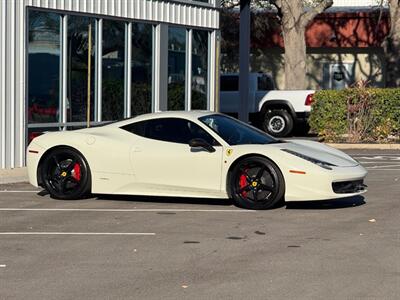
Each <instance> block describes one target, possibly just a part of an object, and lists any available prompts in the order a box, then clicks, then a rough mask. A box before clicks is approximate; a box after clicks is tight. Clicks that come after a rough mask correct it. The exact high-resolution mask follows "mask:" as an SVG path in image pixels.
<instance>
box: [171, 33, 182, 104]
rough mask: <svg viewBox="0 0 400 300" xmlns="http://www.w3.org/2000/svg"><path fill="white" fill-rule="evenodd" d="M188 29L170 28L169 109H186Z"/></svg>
mask: <svg viewBox="0 0 400 300" xmlns="http://www.w3.org/2000/svg"><path fill="white" fill-rule="evenodd" d="M185 61H186V29H184V28H178V27H171V26H170V27H169V28H168V110H184V109H185V79H186V78H185V77H186V76H185V65H186V63H185Z"/></svg>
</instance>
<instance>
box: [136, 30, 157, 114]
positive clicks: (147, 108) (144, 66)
mask: <svg viewBox="0 0 400 300" xmlns="http://www.w3.org/2000/svg"><path fill="white" fill-rule="evenodd" d="M152 32H153V26H152V25H150V24H142V23H132V61H131V68H132V74H131V76H132V79H131V93H132V95H131V115H132V116H136V115H140V114H144V113H149V112H151V86H152V85H151V84H152V56H153V52H152V51H153V46H152V44H153V36H152Z"/></svg>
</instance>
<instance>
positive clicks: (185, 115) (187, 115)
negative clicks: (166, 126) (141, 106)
mask: <svg viewBox="0 0 400 300" xmlns="http://www.w3.org/2000/svg"><path fill="white" fill-rule="evenodd" d="M214 114H219V113H217V112H214V111H207V110H191V111H162V112H155V113H148V114H143V115H139V116H136V117H132V118H129V119H126V120H122V121H118V122H114V123H111V124H109V125H106V126H110V127H121V126H124V125H128V124H131V123H136V122H140V121H145V120H151V119H159V118H182V119H188V120H193V121H195V120H197V119H198V118H200V117H203V116H207V115H214Z"/></svg>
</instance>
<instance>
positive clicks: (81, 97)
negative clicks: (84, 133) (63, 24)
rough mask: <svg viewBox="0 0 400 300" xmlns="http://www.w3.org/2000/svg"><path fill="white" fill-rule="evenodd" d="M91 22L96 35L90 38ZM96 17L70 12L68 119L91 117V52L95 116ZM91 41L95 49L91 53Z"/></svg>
mask: <svg viewBox="0 0 400 300" xmlns="http://www.w3.org/2000/svg"><path fill="white" fill-rule="evenodd" d="M89 26H90V27H91V32H92V39H91V41H89V34H88V32H89ZM94 33H95V19H93V18H88V17H80V16H68V63H67V64H68V67H67V68H68V87H67V120H68V122H71V121H72V122H79V121H86V119H87V107H88V99H87V81H88V71H89V70H88V55H90V56H91V89H90V108H91V109H90V120H94V114H93V112H94V103H93V100H94V75H95V73H94V72H95V67H94V66H95V61H94V58H95V57H94V53H95V38H94V37H95V34H94ZM89 43H91V48H92V51H91V53H89V51H88V50H89Z"/></svg>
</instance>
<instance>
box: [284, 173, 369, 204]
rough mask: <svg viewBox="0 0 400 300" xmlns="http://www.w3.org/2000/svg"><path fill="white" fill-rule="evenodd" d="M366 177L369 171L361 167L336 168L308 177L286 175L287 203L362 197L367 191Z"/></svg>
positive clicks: (311, 174)
mask: <svg viewBox="0 0 400 300" xmlns="http://www.w3.org/2000/svg"><path fill="white" fill-rule="evenodd" d="M321 169H322V168H321ZM366 175H367V170H366V169H365V168H364V167H363V166H361V165H357V166H354V167H334V168H333V169H332V170H318V171H314V172H307V174H306V175H298V174H290V173H289V174H286V175H285V174H284V177H285V182H286V192H285V201H314V200H328V199H336V198H345V197H352V196H356V195H360V194H363V193H365V192H366V191H367V190H366V189H365V187H366V186H365V185H364V178H365V177H366Z"/></svg>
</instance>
